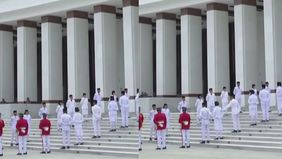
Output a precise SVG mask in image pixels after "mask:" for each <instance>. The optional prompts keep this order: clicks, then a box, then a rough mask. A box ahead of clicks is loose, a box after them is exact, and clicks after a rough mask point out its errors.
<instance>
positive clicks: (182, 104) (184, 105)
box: [177, 100, 188, 112]
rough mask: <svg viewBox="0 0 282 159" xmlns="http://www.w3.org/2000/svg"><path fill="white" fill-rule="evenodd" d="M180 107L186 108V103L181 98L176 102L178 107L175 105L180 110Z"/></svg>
mask: <svg viewBox="0 0 282 159" xmlns="http://www.w3.org/2000/svg"><path fill="white" fill-rule="evenodd" d="M182 108H187V109H188V103H187V102H186V101H183V100H182V101H180V102H179V103H178V107H177V109H178V111H180V112H182Z"/></svg>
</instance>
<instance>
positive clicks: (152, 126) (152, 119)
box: [148, 104, 157, 141]
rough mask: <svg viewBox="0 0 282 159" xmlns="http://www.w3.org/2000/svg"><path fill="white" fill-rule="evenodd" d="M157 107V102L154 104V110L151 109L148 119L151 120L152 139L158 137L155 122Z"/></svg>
mask: <svg viewBox="0 0 282 159" xmlns="http://www.w3.org/2000/svg"><path fill="white" fill-rule="evenodd" d="M156 108H157V106H156V104H153V105H152V110H150V112H149V115H148V119H149V121H150V141H152V140H153V139H156V138H157V135H156V134H157V133H156V125H155V123H154V117H155V115H156V114H157V110H156Z"/></svg>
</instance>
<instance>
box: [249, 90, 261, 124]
mask: <svg viewBox="0 0 282 159" xmlns="http://www.w3.org/2000/svg"><path fill="white" fill-rule="evenodd" d="M248 104H249V115H250V117H251V125H250V126H256V125H257V118H258V104H259V101H258V97H257V95H256V94H255V91H254V90H250V96H249V99H248Z"/></svg>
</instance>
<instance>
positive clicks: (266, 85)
mask: <svg viewBox="0 0 282 159" xmlns="http://www.w3.org/2000/svg"><path fill="white" fill-rule="evenodd" d="M265 89H266V90H267V91H268V92H269V93H271V89H270V87H269V83H268V82H265Z"/></svg>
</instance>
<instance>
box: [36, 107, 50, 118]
mask: <svg viewBox="0 0 282 159" xmlns="http://www.w3.org/2000/svg"><path fill="white" fill-rule="evenodd" d="M44 113H45V114H48V108H47V107H41V108H40V109H39V112H38V116H39V117H40V118H42V115H43V114H44Z"/></svg>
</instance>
